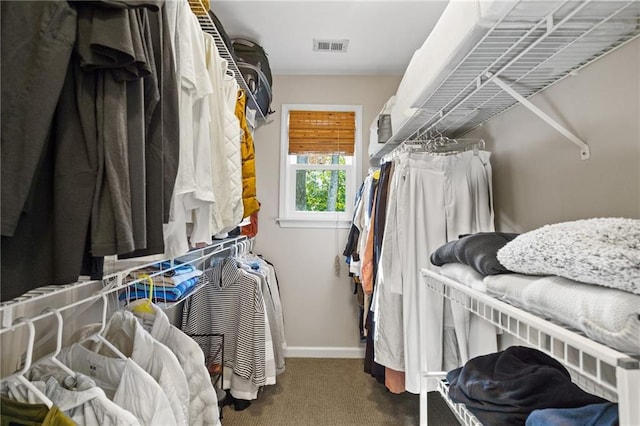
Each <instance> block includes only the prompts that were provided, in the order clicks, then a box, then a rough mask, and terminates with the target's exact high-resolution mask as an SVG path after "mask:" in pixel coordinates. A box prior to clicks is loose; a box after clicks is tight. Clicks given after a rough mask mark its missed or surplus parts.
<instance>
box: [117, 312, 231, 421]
mask: <svg viewBox="0 0 640 426" xmlns="http://www.w3.org/2000/svg"><path fill="white" fill-rule="evenodd" d="M140 303H147V301H140V302H134V303H131V304H129V305H128V306H127V309H130V310H131V309H134V308H135V306H137V305H138V304H140ZM152 308H153V313H142V312H134V315H135V316H136V317H137V318H138V320H139V321H140V324H141V325H142V326H143V327H144V328H145V330H147V331H148V332H149V334H151V336H152V337H153V338H155V339H156V340H158V341H159V342H160V343H162V344H164V345H165V346H167V347H168V348H169V349H170V350H171V351H172V352H173V353H174V354H175V355H176V357H177V358H178V361H179V362H180V366H181V367H182V369H183V370H184V374H185V376H186V377H187V383H188V385H189V423H190V424H197V425H203V426H208V425H214V426H216V425H219V424H220V413H219V411H218V404H217V402H218V398H217V396H216V392H215V389H214V388H213V385H212V383H211V378H210V377H209V372H208V371H207V368H206V366H205V361H204V355H203V353H202V349H201V348H200V346H198V344H197V343H196V342H195V341H194V340H193V339H192V338H190V337H189V336H187V335H186V334H184V333H183V332H182V331H181V330H180V329H179V328H177V327H175V326H174V325H172V324H171V323H170V322H169V318H168V317H167V314H165V313H164V312H163V311H162V310H161V309H160V308H158V306H156V305H152Z"/></svg>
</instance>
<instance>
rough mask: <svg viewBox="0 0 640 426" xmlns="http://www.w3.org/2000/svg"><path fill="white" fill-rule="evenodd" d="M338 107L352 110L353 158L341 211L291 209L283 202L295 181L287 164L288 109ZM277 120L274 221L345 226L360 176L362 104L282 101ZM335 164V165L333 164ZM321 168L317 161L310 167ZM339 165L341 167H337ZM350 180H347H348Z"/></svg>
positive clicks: (292, 225)
mask: <svg viewBox="0 0 640 426" xmlns="http://www.w3.org/2000/svg"><path fill="white" fill-rule="evenodd" d="M292 110H293V111H296V110H301V111H340V112H351V111H352V112H355V119H356V129H355V146H354V154H353V157H354V161H353V164H352V165H351V166H347V167H346V168H344V169H345V170H347V176H348V182H347V187H346V188H345V189H346V191H345V192H346V193H345V196H346V204H345V211H344V212H295V211H294V210H292V209H290V208H289V206H288V205H287V202H288V201H289V200H290V198H291V197H294V198H295V188H293V187H295V185H294V183H295V182H294V181H293V179H292V177H291V171H292V170H293V167H290V165H289V158H288V157H289V123H288V121H289V111H292ZM281 111H282V118H281V120H280V200H279V218H278V219H277V222H278V223H279V224H280V226H281V227H282V228H331V229H333V228H349V227H351V221H352V218H353V200H355V196H356V193H357V191H358V186H359V185H360V183H361V182H360V181H361V180H362V178H361V174H362V173H361V170H362V167H361V163H362V158H361V157H362V150H361V147H362V105H317V104H313V105H309V104H283V105H282V109H281ZM334 167H335V166H334ZM318 168H324V167H322V166H321V165H319V166H318V167H314V169H318ZM340 169H343V168H340ZM349 183H350V184H349Z"/></svg>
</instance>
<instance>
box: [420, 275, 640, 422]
mask: <svg viewBox="0 0 640 426" xmlns="http://www.w3.org/2000/svg"><path fill="white" fill-rule="evenodd" d="M421 273H422V276H423V282H424V284H425V285H426V287H427V288H428V289H430V290H431V291H432V292H434V293H435V294H437V295H439V296H443V297H445V298H447V299H449V300H450V301H451V303H455V304H457V305H459V306H461V307H463V308H464V309H466V310H468V311H469V312H472V313H475V314H476V315H478V316H479V317H481V318H483V319H485V320H486V321H488V322H489V323H491V324H493V325H494V326H496V327H498V328H499V329H501V330H502V331H504V332H507V333H509V334H511V335H513V336H515V337H518V338H519V339H521V340H522V341H523V342H525V343H526V344H528V345H530V346H531V347H534V348H536V349H538V350H540V351H542V352H544V353H546V354H547V355H549V356H551V357H553V358H555V359H557V360H558V361H559V362H561V363H562V364H563V365H564V366H565V367H566V368H567V370H568V371H569V372H570V373H571V377H572V379H573V381H574V382H575V383H577V384H578V385H580V386H581V387H582V388H583V389H584V390H585V391H587V392H589V393H592V394H595V395H598V396H600V397H602V398H605V399H607V400H610V401H618V402H619V403H620V415H621V416H620V419H621V424H625V425H635V424H637V420H639V419H640V409H638V407H637V404H635V403H634V402H633V401H636V400H637V398H636V396H637V395H640V361H639V360H638V359H636V358H633V357H631V356H629V355H627V354H624V353H622V352H619V351H616V350H614V349H611V348H609V347H607V346H605V345H603V344H600V343H597V342H595V341H593V340H591V339H589V338H587V337H585V336H584V335H583V334H582V333H580V332H579V331H577V330H572V329H569V328H567V327H565V326H562V325H559V324H555V323H553V322H552V321H550V320H547V319H543V318H540V317H538V316H536V315H533V314H530V313H528V312H525V311H523V310H521V309H519V308H516V307H514V306H512V305H510V304H508V303H505V302H502V301H500V300H498V299H496V298H493V297H491V296H489V295H487V294H484V293H481V292H479V291H476V290H474V289H471V288H469V287H466V286H464V285H462V284H460V283H458V282H456V281H453V280H451V279H449V278H447V277H444V276H442V275H440V274H438V273H436V272H433V271H430V270H426V269H423V270H422V271H421ZM465 424H469V423H465ZM471 424H473V423H471Z"/></svg>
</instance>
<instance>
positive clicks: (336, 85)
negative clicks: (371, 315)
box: [254, 75, 400, 356]
mask: <svg viewBox="0 0 640 426" xmlns="http://www.w3.org/2000/svg"><path fill="white" fill-rule="evenodd" d="M399 82H400V76H379V77H372V76H283V75H277V76H274V82H273V92H274V99H273V103H272V108H273V109H275V110H276V113H275V114H273V115H271V116H270V120H273V122H271V123H270V124H267V125H262V126H261V127H259V128H258V129H257V131H256V135H255V150H256V174H257V190H258V199H259V200H260V202H261V203H262V207H261V209H260V214H259V232H258V236H257V238H256V247H255V250H254V251H255V253H259V254H262V255H264V256H265V258H266V259H268V260H269V261H271V262H272V263H274V264H275V266H276V268H277V273H278V279H279V284H280V292H281V299H282V304H283V309H284V321H285V332H286V338H287V343H288V345H289V347H290V349H291V350H290V353H303V354H308V355H313V353H314V351H306V349H305V348H311V347H313V348H325V350H323V351H319V350H316V351H315V353H316V354H320V353H322V354H324V355H326V356H331V355H332V354H333V355H336V356H350V355H355V354H358V353H359V349H358V348H360V344H359V332H358V324H357V320H358V310H357V305H356V301H355V296H353V294H352V293H353V284H351V279H350V278H349V277H348V275H347V267H346V264H345V263H344V258H343V256H342V251H343V250H344V246H345V243H346V238H347V234H348V230H346V229H341V230H335V229H298V228H280V226H279V225H278V224H277V223H276V222H275V220H276V218H277V217H278V200H279V188H280V183H279V182H280V181H279V178H280V169H279V158H280V152H279V150H280V109H281V107H282V104H288V103H299V104H336V105H339V104H348V105H362V106H363V123H364V124H363V126H364V129H363V131H364V133H363V134H362V139H363V142H364V146H363V147H362V152H364V153H365V157H364V158H363V166H362V167H363V171H362V174H363V175H364V174H366V170H367V168H368V167H369V162H368V159H367V157H366V152H367V142H368V139H369V134H368V128H369V124H370V123H371V122H372V121H373V119H374V116H375V115H376V114H377V113H378V112H379V111H380V109H381V108H382V105H383V104H384V103H385V102H386V101H387V99H388V98H389V97H390V96H391V95H392V94H393V93H395V91H396V88H397V86H398V84H399ZM336 255H340V263H341V273H340V276H339V277H337V276H336V275H335V272H334V259H335V256H336ZM296 348H298V349H303V350H298V349H296ZM327 348H328V349H327ZM344 348H347V349H344Z"/></svg>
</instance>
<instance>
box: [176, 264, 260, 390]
mask: <svg viewBox="0 0 640 426" xmlns="http://www.w3.org/2000/svg"><path fill="white" fill-rule="evenodd" d="M200 279H201V280H202V281H205V282H207V285H205V286H204V288H203V289H202V290H201V291H200V292H198V293H196V294H195V295H193V296H192V297H191V298H190V299H189V300H188V301H187V302H186V303H185V305H184V308H183V315H182V330H183V331H184V332H185V333H187V334H212V333H221V334H224V365H225V367H228V368H230V369H232V371H233V373H234V374H236V375H238V376H239V377H241V378H243V379H246V380H248V381H250V382H251V383H252V384H253V385H255V386H263V385H264V384H265V380H266V376H265V310H264V301H263V296H262V291H261V289H260V285H259V282H258V281H257V280H256V278H254V277H252V276H250V275H248V274H244V273H243V272H242V271H241V270H240V269H239V268H238V267H237V265H236V261H235V260H234V259H232V258H227V259H224V260H222V261H218V262H217V263H216V264H215V265H214V266H213V267H211V268H210V269H208V270H205V271H204V274H203V275H202V276H201V277H200ZM211 350H212V351H215V348H211ZM209 355H213V354H206V353H205V357H207V358H208V356H209ZM232 391H233V388H232Z"/></svg>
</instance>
